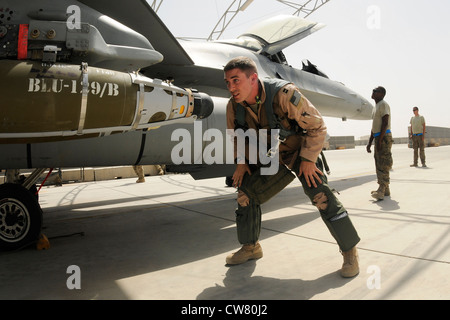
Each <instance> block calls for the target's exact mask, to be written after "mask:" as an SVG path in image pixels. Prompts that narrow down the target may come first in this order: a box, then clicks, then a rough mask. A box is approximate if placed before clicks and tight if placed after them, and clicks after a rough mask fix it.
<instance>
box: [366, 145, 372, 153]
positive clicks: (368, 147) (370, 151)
mask: <svg viewBox="0 0 450 320" xmlns="http://www.w3.org/2000/svg"><path fill="white" fill-rule="evenodd" d="M370 147H372V144H368V145H367V147H366V150H367V152H368V153H372V150H370Z"/></svg>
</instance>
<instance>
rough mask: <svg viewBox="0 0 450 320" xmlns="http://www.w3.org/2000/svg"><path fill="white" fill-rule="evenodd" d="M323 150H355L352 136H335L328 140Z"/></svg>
mask: <svg viewBox="0 0 450 320" xmlns="http://www.w3.org/2000/svg"><path fill="white" fill-rule="evenodd" d="M324 149H326V150H335V149H355V137H354V136H335V137H330V139H328V141H327V144H325V146H324Z"/></svg>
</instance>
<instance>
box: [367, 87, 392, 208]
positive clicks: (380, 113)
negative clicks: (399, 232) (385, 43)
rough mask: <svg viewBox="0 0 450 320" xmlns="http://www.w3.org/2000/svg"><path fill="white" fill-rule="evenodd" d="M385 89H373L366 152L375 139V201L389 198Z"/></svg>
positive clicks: (389, 146) (388, 111)
mask: <svg viewBox="0 0 450 320" xmlns="http://www.w3.org/2000/svg"><path fill="white" fill-rule="evenodd" d="M385 96H386V89H385V88H383V87H377V88H375V89H373V92H372V99H374V100H375V102H376V105H375V110H374V113H373V115H372V131H371V132H370V139H369V143H368V144H367V152H369V153H371V152H372V151H371V150H370V148H371V146H372V142H373V140H374V139H375V154H374V158H375V168H376V172H377V180H378V185H379V187H378V190H375V191H372V197H373V198H375V199H377V200H383V199H384V197H385V196H390V195H391V192H390V188H389V182H390V179H389V170H391V168H392V164H393V160H392V152H391V149H392V143H393V141H394V140H393V139H392V133H391V108H390V106H389V104H388V103H387V102H386V101H384V97H385Z"/></svg>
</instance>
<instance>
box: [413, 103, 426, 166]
mask: <svg viewBox="0 0 450 320" xmlns="http://www.w3.org/2000/svg"><path fill="white" fill-rule="evenodd" d="M413 112H414V117H411V120H410V121H409V123H410V125H411V132H410V135H409V136H410V138H411V139H412V143H413V149H414V163H413V164H412V165H411V167H417V160H419V159H418V158H419V152H418V149H420V162H422V167H424V168H425V167H426V166H427V165H426V164H425V118H424V117H423V116H421V115H419V108H417V107H414V108H413Z"/></svg>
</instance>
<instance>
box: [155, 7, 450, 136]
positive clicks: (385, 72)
mask: <svg viewBox="0 0 450 320" xmlns="http://www.w3.org/2000/svg"><path fill="white" fill-rule="evenodd" d="M149 2H150V3H151V1H149ZM231 3H232V1H224V0H220V1H219V0H190V1H182V0H164V2H163V3H162V5H161V7H160V9H159V11H158V15H159V16H160V18H161V19H162V20H163V21H164V23H165V24H166V26H167V27H168V28H169V30H170V31H171V32H172V33H173V34H174V36H176V37H199V38H206V37H208V36H209V34H210V33H211V31H212V30H213V28H214V26H215V25H216V23H217V22H218V21H219V19H220V17H221V16H222V14H223V13H224V12H225V10H226V8H227V7H228V6H229V5H230V4H231ZM293 12H294V9H292V8H290V7H288V6H286V5H283V4H281V3H279V2H277V1H276V0H254V2H253V3H252V4H251V5H250V7H248V9H247V10H246V11H244V12H241V13H239V14H238V15H237V16H236V18H235V19H234V20H233V21H232V22H231V24H230V26H229V27H228V28H227V30H226V32H225V33H224V35H223V36H222V37H221V39H227V38H235V37H237V36H238V35H240V34H242V33H244V32H245V31H246V30H247V28H249V27H250V26H251V25H253V24H255V23H257V22H259V21H261V20H263V19H265V18H268V17H271V16H273V15H276V14H292V13H293ZM448 13H450V1H447V0H430V1H419V0H411V1H406V0H395V1H392V0H373V1H367V0H331V1H329V2H328V3H326V4H325V5H323V6H322V7H321V8H320V9H318V10H317V11H316V12H314V13H313V14H311V15H310V16H309V17H308V18H307V19H308V20H311V21H317V22H322V23H324V24H325V25H326V27H325V28H323V29H321V30H319V31H318V32H316V33H314V34H312V35H310V36H309V37H307V38H305V39H303V40H301V41H299V42H298V43H296V44H294V45H292V46H290V47H288V48H286V49H285V50H284V51H283V52H284V53H285V55H286V58H287V60H288V63H289V64H291V65H292V66H294V67H297V68H301V61H302V60H303V59H309V60H310V61H311V62H312V63H314V64H316V65H317V66H318V67H319V68H320V69H321V70H323V71H324V72H325V73H326V74H327V75H328V76H329V77H330V78H331V79H333V80H336V81H340V82H342V83H344V84H345V85H346V86H348V87H349V88H351V89H353V90H354V91H356V92H358V93H360V94H361V95H363V96H365V97H366V98H367V99H369V100H370V97H371V91H372V89H373V88H374V87H376V86H378V85H382V86H384V87H385V88H386V90H387V95H386V98H385V100H386V101H387V102H388V103H389V104H390V106H391V111H392V131H393V135H394V137H405V136H407V127H408V124H409V120H410V118H411V116H413V113H412V108H413V106H418V107H419V109H420V111H419V112H420V114H422V115H423V116H424V117H425V119H426V122H427V125H430V126H441V127H450V103H449V102H448V99H447V93H449V92H450V90H449V88H447V86H448V85H449V82H450V81H449V80H448V77H449V75H450V62H449V59H450V58H449V56H450V41H449V35H450V32H449V31H450V19H448V18H447V16H448ZM371 101H373V100H371ZM325 120H326V123H327V126H328V132H329V134H330V135H333V136H344V135H354V136H355V138H359V137H360V136H364V135H367V134H370V126H371V121H351V120H349V121H346V122H342V121H341V120H339V119H332V118H325Z"/></svg>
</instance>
